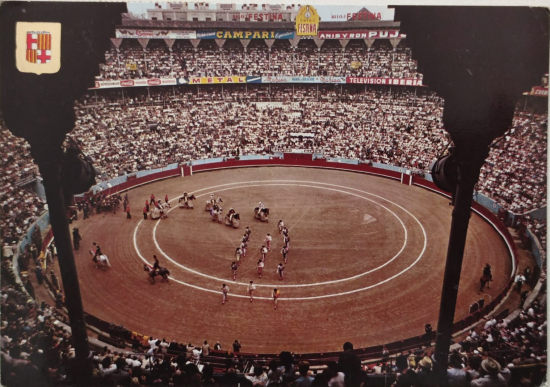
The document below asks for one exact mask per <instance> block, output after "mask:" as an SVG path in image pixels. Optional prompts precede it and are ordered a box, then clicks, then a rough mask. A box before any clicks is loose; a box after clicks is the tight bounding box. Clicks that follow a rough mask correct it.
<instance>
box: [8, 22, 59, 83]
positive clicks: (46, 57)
mask: <svg viewBox="0 0 550 387" xmlns="http://www.w3.org/2000/svg"><path fill="white" fill-rule="evenodd" d="M15 61H16V65H17V69H18V70H19V71H21V72H24V73H34V74H38V75H40V74H55V73H57V72H58V71H59V69H60V68H61V23H42V22H40V23H30V22H17V24H16V31H15Z"/></svg>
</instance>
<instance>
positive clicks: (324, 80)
mask: <svg viewBox="0 0 550 387" xmlns="http://www.w3.org/2000/svg"><path fill="white" fill-rule="evenodd" d="M262 83H346V77H284V76H283V77H262Z"/></svg>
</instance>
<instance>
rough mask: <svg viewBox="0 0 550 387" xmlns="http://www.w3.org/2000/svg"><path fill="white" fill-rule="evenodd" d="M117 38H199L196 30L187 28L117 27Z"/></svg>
mask: <svg viewBox="0 0 550 387" xmlns="http://www.w3.org/2000/svg"><path fill="white" fill-rule="evenodd" d="M116 37H117V38H130V39H138V38H149V39H197V34H196V32H195V31H187V30H136V29H133V28H117V30H116Z"/></svg>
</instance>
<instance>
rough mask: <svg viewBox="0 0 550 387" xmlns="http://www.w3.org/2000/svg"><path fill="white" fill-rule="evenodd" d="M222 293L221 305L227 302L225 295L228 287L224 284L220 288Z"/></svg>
mask: <svg viewBox="0 0 550 387" xmlns="http://www.w3.org/2000/svg"><path fill="white" fill-rule="evenodd" d="M220 290H221V292H222V305H223V304H225V302H226V301H228V298H227V295H228V294H229V287H228V286H227V285H226V284H223V286H222V287H221V289H220Z"/></svg>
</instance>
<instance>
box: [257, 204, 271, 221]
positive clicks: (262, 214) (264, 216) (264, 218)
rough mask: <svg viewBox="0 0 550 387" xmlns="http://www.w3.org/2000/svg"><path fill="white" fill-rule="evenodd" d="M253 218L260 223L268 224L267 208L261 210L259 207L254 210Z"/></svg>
mask: <svg viewBox="0 0 550 387" xmlns="http://www.w3.org/2000/svg"><path fill="white" fill-rule="evenodd" d="M254 217H255V218H256V219H260V220H261V221H262V222H269V208H262V209H261V210H260V208H259V207H256V208H254Z"/></svg>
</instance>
